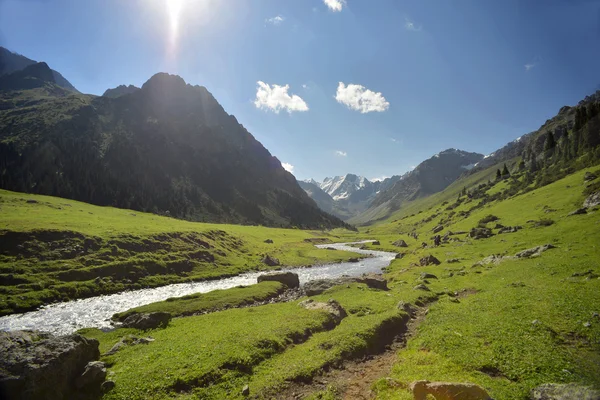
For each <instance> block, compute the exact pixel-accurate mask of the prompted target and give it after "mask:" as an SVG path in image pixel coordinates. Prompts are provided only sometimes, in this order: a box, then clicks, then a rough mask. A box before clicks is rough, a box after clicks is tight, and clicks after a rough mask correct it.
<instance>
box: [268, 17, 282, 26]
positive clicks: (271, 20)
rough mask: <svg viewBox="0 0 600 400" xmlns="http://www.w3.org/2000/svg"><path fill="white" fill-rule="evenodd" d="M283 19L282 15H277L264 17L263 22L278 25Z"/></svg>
mask: <svg viewBox="0 0 600 400" xmlns="http://www.w3.org/2000/svg"><path fill="white" fill-rule="evenodd" d="M283 21H285V17H284V16H283V15H277V16H275V17H271V18H267V19H265V22H266V23H268V24H271V25H280V24H281V23H282V22H283Z"/></svg>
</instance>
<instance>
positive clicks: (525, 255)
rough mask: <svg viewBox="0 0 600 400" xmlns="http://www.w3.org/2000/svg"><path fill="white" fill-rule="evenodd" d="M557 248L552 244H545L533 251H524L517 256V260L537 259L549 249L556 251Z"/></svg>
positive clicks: (532, 249) (534, 248) (533, 248)
mask: <svg viewBox="0 0 600 400" xmlns="http://www.w3.org/2000/svg"><path fill="white" fill-rule="evenodd" d="M554 248H556V246H554V245H551V244H544V245H542V246H537V247H532V248H531V249H527V250H523V251H520V252H518V253H517V254H515V257H517V258H528V257H537V256H539V255H541V254H542V253H543V252H544V251H546V250H549V249H554Z"/></svg>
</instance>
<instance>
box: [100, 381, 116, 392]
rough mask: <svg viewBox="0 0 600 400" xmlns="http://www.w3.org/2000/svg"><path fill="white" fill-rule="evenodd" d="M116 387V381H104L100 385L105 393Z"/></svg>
mask: <svg viewBox="0 0 600 400" xmlns="http://www.w3.org/2000/svg"><path fill="white" fill-rule="evenodd" d="M114 387H115V381H111V380H108V381H105V382H104V383H102V385H100V389H101V390H102V392H103V393H106V392H110V391H111V390H113V389H114Z"/></svg>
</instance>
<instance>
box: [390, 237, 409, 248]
mask: <svg viewBox="0 0 600 400" xmlns="http://www.w3.org/2000/svg"><path fill="white" fill-rule="evenodd" d="M392 244H393V245H394V246H396V247H408V244H406V242H405V241H404V240H402V239H400V240H396V241H395V242H394V243H392Z"/></svg>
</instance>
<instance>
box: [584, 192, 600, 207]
mask: <svg viewBox="0 0 600 400" xmlns="http://www.w3.org/2000/svg"><path fill="white" fill-rule="evenodd" d="M598 205H600V192H596V193H593V194H590V195H589V196H588V197H587V199H585V201H584V202H583V206H584V207H587V208H592V207H596V206H598Z"/></svg>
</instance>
